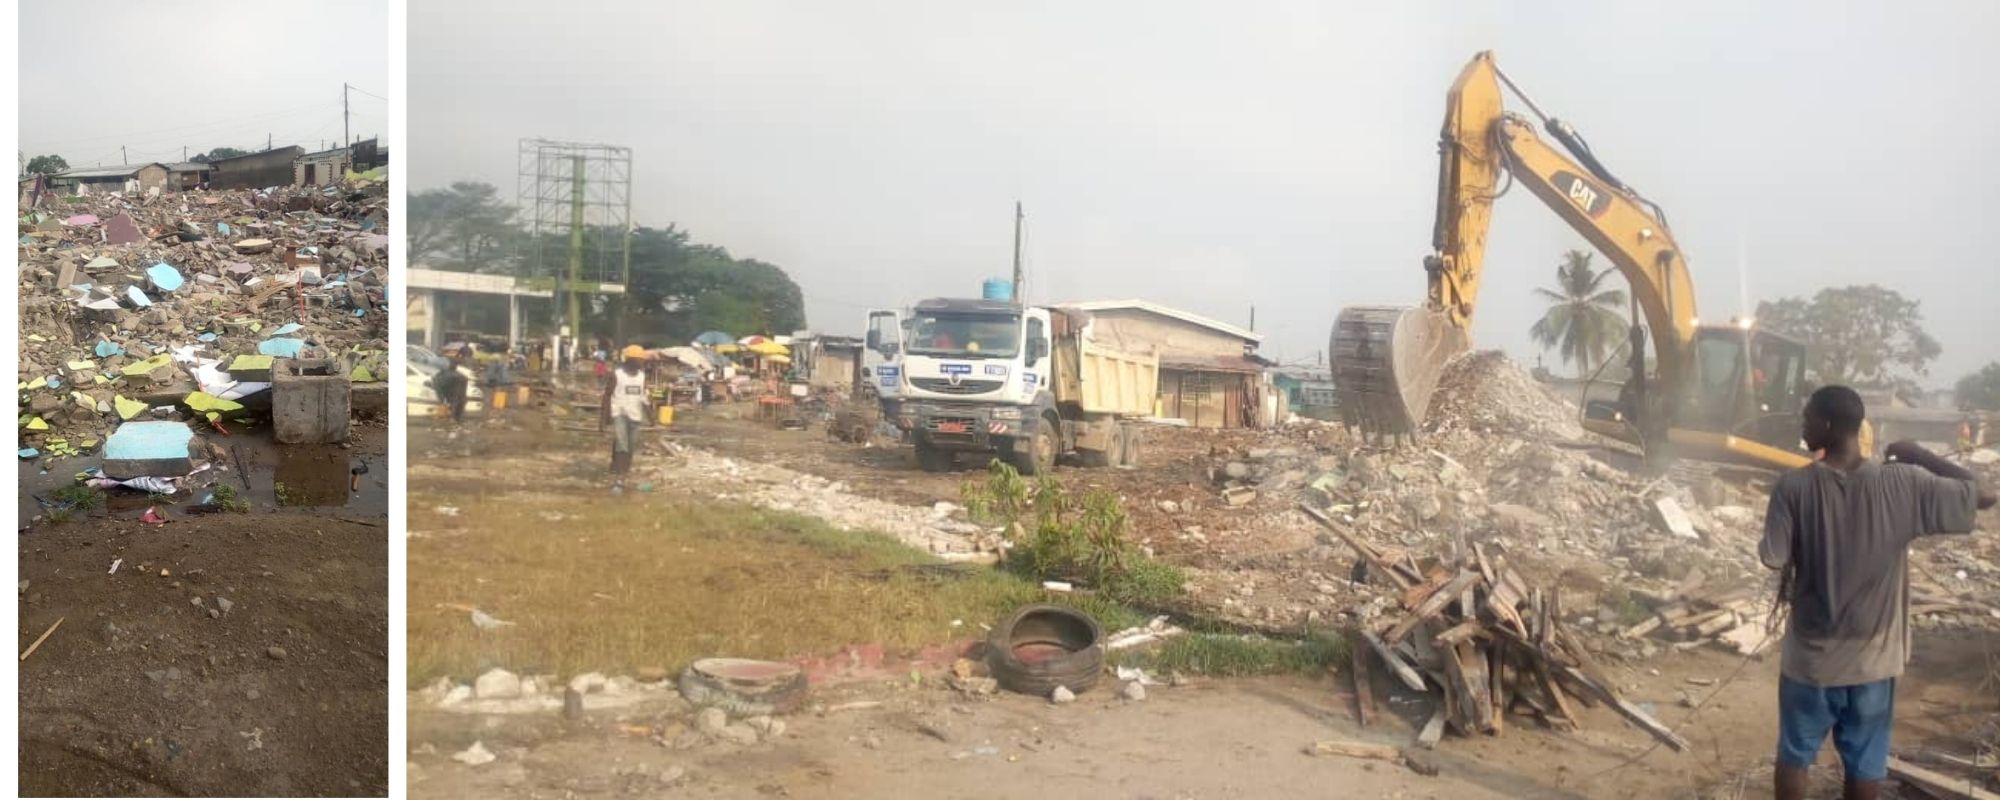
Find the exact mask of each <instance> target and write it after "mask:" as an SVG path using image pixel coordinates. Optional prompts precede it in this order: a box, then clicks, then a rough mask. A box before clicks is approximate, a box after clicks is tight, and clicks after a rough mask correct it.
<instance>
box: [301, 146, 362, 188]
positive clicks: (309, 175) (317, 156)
mask: <svg viewBox="0 0 2000 800" xmlns="http://www.w3.org/2000/svg"><path fill="white" fill-rule="evenodd" d="M351 164H352V161H350V160H349V154H348V151H347V148H345V147H336V148H334V149H332V150H321V151H319V152H317V153H307V154H305V155H302V156H299V158H298V160H297V161H295V162H293V163H292V185H293V186H327V185H329V184H335V183H339V182H340V181H341V179H342V178H345V177H347V168H348V167H349V166H350V165H351Z"/></svg>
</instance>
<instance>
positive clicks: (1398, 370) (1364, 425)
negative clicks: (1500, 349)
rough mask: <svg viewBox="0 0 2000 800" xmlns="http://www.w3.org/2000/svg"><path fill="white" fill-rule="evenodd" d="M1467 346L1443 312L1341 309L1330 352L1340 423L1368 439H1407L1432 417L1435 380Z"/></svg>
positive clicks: (1401, 309)
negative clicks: (1432, 395)
mask: <svg viewBox="0 0 2000 800" xmlns="http://www.w3.org/2000/svg"><path fill="white" fill-rule="evenodd" d="M1470 346H1471V344H1470V342H1469V340H1468V339H1467V337H1466V335H1465V332H1464V331H1463V330H1461V329H1459V328H1458V327H1457V326H1454V325H1452V324H1451V321H1450V320H1449V319H1448V318H1446V316H1445V315H1444V314H1443V313H1442V312H1438V311H1432V310H1430V309H1425V308H1413V307H1409V306H1349V307H1347V308H1344V309H1341V311H1340V316H1339V318H1337V319H1336V320H1335V322H1334V325H1333V339H1332V342H1331V344H1330V345H1329V347H1328V352H1329V353H1331V361H1332V364H1333V385H1334V391H1335V394H1336V396H1337V398H1338V401H1339V403H1340V417H1341V421H1342V422H1343V423H1344V424H1346V425H1347V426H1348V427H1350V428H1356V429H1359V430H1360V431H1361V432H1362V433H1363V434H1366V435H1369V436H1398V437H1400V436H1410V435H1414V434H1415V433H1416V432H1417V431H1418V430H1420V429H1421V427H1422V425H1423V423H1424V416H1425V415H1426V414H1427V413H1428V412H1429V411H1430V402H1431V394H1432V393H1433V392H1435V391H1437V382H1438V376H1439V375H1440V374H1441V373H1442V372H1443V371H1444V364H1445V362H1446V361H1449V360H1451V357H1452V356H1455V355H1458V354H1459V353H1463V352H1465V351H1466V350H1467V349H1468V348H1469V347H1470Z"/></svg>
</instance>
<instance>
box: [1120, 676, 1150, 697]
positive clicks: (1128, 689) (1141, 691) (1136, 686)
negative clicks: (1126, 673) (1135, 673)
mask: <svg viewBox="0 0 2000 800" xmlns="http://www.w3.org/2000/svg"><path fill="white" fill-rule="evenodd" d="M1118 696H1119V697H1123V698H1125V699H1126V700H1131V701H1135V702H1136V701H1139V700H1144V699H1146V685H1145V684H1143V683H1140V682H1138V681H1127V682H1126V683H1125V686H1124V687H1123V688H1121V689H1119V690H1118Z"/></svg>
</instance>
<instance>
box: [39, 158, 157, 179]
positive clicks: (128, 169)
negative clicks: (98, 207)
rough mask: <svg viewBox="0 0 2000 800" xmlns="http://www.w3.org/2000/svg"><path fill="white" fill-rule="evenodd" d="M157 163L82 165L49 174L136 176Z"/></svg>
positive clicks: (66, 176)
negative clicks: (102, 165)
mask: <svg viewBox="0 0 2000 800" xmlns="http://www.w3.org/2000/svg"><path fill="white" fill-rule="evenodd" d="M155 164H158V162H148V163H145V164H120V165H118V166H115V167H82V168H78V169H69V170H63V171H62V172H58V173H56V174H54V175H51V176H49V177H51V178H129V177H132V176H134V175H137V174H139V170H142V169H145V168H147V167H150V166H154V165H155ZM158 165H159V166H161V167H164V166H166V165H165V164H158Z"/></svg>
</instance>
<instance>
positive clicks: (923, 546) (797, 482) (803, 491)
mask: <svg viewBox="0 0 2000 800" xmlns="http://www.w3.org/2000/svg"><path fill="white" fill-rule="evenodd" d="M672 449H673V456H674V457H672V458H668V459H652V461H653V462H654V465H653V468H652V469H651V471H650V475H649V478H650V479H651V480H652V481H654V482H657V483H662V484H667V483H677V484H684V485H685V484H692V485H697V486H709V487H713V488H714V493H715V497H716V498H717V499H723V500H738V501H742V502H747V503H749V504H751V505H755V506H758V507H761V508H768V509H774V510H778V511H791V512H796V513H800V514H806V515H808V516H813V517H818V518H820V519H823V520H825V521H827V522H828V523H831V524H832V525H833V526H834V527H836V528H840V529H842V530H874V531H880V532H882V533H887V534H889V535H891V536H893V537H895V538H896V539H897V540H898V541H901V542H903V543H904V544H907V545H909V546H911V547H915V548H917V549H919V550H923V551H925V552H928V553H931V554H933V555H935V556H937V557H939V558H942V559H945V560H947V561H972V562H980V563H992V562H995V561H997V560H998V559H999V552H1000V550H1001V549H1002V548H1003V547H1005V546H1006V544H1007V542H1006V540H1005V539H1004V538H1002V537H1001V536H1000V535H999V534H997V533H994V532H992V531H988V530H987V529H985V528H982V527H980V526H978V525H975V524H972V523H970V522H963V521H959V520H957V519H954V518H953V517H952V516H949V515H946V516H941V515H940V514H939V510H940V508H941V506H935V505H934V506H905V505H899V504H896V503H890V502H885V501H882V500H876V499H874V498H870V497H863V496H860V495H857V494H854V493H852V492H849V491H848V489H847V486H846V484H843V483H841V482H838V481H829V480H827V479H825V478H821V477H818V476H815V475H808V474H805V473H801V472H795V471H793V470H789V469H786V468H784V467H780V466H775V465H771V464H760V463H752V462H745V461H739V460H736V459H733V458H728V457H725V456H720V455H716V454H715V453H713V452H710V451H707V450H703V449H700V448H693V447H683V446H678V445H675V446H673V448H672ZM950 510H951V513H952V514H954V515H955V514H957V513H958V512H959V511H960V510H961V509H959V508H957V507H956V506H952V508H951V509H950Z"/></svg>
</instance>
